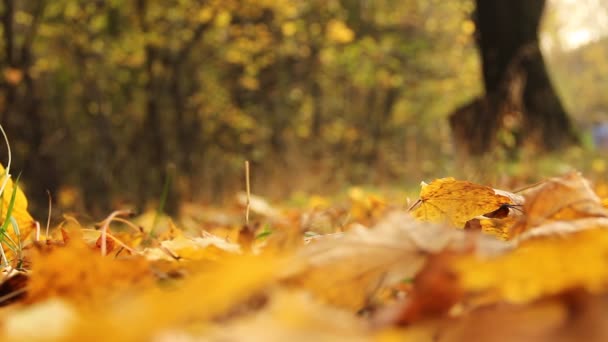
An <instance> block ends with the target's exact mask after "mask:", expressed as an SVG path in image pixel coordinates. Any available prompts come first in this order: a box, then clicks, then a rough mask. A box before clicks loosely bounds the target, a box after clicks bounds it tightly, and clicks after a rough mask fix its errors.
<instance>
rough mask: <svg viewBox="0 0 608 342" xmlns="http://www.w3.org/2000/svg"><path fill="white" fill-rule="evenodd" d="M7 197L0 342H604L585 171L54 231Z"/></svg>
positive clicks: (598, 234) (191, 210) (604, 274)
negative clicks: (505, 183) (509, 184)
mask: <svg viewBox="0 0 608 342" xmlns="http://www.w3.org/2000/svg"><path fill="white" fill-rule="evenodd" d="M4 194H7V196H4V197H3V198H5V199H6V200H5V201H3V202H2V205H3V206H2V213H3V217H6V216H8V217H9V219H4V220H3V221H4V222H5V223H4V224H3V225H2V227H0V230H1V234H2V239H1V242H2V247H3V279H2V282H1V284H0V305H1V308H0V312H1V314H0V336H1V338H2V341H57V340H59V341H83V340H86V341H89V340H109V341H199V340H212V341H258V340H259V341H285V340H291V341H309V340H313V339H315V340H323V341H334V340H335V341H341V340H345V339H348V340H354V341H357V340H361V341H370V340H378V341H469V340H482V341H578V340H580V339H585V340H587V341H605V340H608V324H607V323H608V209H607V206H608V200H607V199H606V198H607V197H608V196H607V192H606V184H603V183H599V184H598V183H596V184H592V183H591V182H589V181H588V180H586V179H585V178H584V177H583V176H582V175H581V174H580V173H577V172H570V173H567V174H564V175H562V176H558V177H553V178H548V179H546V180H544V181H542V182H539V183H536V184H532V185H530V186H529V187H527V188H525V189H522V190H521V191H517V192H507V191H503V190H498V189H494V188H492V187H489V186H485V185H480V184H476V183H472V182H468V181H462V180H455V179H453V178H442V179H436V180H434V181H432V182H430V183H429V184H425V183H423V184H422V185H421V188H420V193H419V194H416V195H411V194H410V196H409V198H408V195H407V194H405V193H404V192H402V191H399V190H392V191H385V192H381V191H370V190H366V189H364V188H359V187H352V188H350V189H349V190H348V191H346V192H345V193H344V194H343V195H341V196H337V197H335V198H329V197H322V196H304V195H303V196H300V197H297V198H294V199H293V200H292V201H290V202H285V203H278V204H276V203H270V202H269V201H268V200H266V199H264V198H262V197H258V196H255V195H252V194H248V193H246V192H243V193H239V194H237V195H236V196H235V200H234V204H233V205H232V206H224V207H210V206H203V205H200V204H194V203H191V204H186V205H184V206H183V207H182V214H181V215H180V217H178V218H170V217H167V216H164V215H161V214H159V213H157V212H147V213H144V214H143V215H139V216H136V217H132V215H131V213H130V212H128V211H117V212H114V213H111V214H110V215H109V216H108V217H107V218H105V219H104V220H103V221H102V222H99V223H98V224H93V225H87V224H82V223H80V222H79V221H78V220H77V218H76V217H73V216H68V215H66V216H64V220H63V221H62V222H61V223H60V224H58V225H56V226H54V227H50V228H51V229H50V231H49V232H48V235H47V232H46V227H45V223H43V224H41V225H40V224H39V226H37V225H36V223H35V222H34V220H33V219H32V218H31V217H30V216H29V214H28V213H27V200H26V198H25V196H24V195H23V193H22V192H21V191H20V190H18V189H17V188H16V187H14V186H13V183H12V181H9V182H8V183H7V185H6V187H5V188H4ZM8 195H10V196H8ZM40 226H41V227H40Z"/></svg>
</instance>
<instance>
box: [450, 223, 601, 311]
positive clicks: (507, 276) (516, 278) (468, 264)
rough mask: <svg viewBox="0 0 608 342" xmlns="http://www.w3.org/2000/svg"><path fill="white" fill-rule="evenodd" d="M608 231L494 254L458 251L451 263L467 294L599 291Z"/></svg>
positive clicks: (523, 298)
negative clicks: (481, 255) (460, 253)
mask: <svg viewBox="0 0 608 342" xmlns="http://www.w3.org/2000/svg"><path fill="white" fill-rule="evenodd" d="M606 255H608V230H606V229H604V228H595V229H588V230H583V231H578V232H576V233H572V234H567V235H566V236H563V235H555V236H545V237H542V238H536V239H530V240H525V241H522V242H521V243H520V244H519V246H518V247H517V248H516V249H513V250H512V251H510V252H508V253H506V254H504V255H501V256H496V257H493V258H487V257H480V256H477V255H466V256H457V257H455V258H454V259H453V260H452V261H451V263H452V265H453V269H454V270H455V271H456V273H457V274H458V279H459V283H460V284H461V286H462V288H463V289H464V290H466V291H467V292H468V293H471V294H475V295H479V296H489V297H492V298H495V299H496V300H497V301H498V300H501V301H508V302H513V303H527V302H530V301H533V300H535V299H538V298H540V297H543V296H548V295H555V294H558V293H561V292H563V291H565V290H568V289H572V288H582V289H586V290H588V291H590V292H591V293H597V292H599V291H601V290H605V289H607V286H608V259H607V258H606Z"/></svg>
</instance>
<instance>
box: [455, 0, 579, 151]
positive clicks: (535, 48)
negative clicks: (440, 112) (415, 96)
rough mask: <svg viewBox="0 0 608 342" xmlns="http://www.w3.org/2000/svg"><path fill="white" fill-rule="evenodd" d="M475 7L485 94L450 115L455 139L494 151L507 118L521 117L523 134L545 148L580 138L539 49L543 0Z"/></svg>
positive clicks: (502, 0) (497, 0)
mask: <svg viewBox="0 0 608 342" xmlns="http://www.w3.org/2000/svg"><path fill="white" fill-rule="evenodd" d="M476 5H477V8H476V22H477V46H478V48H479V52H480V56H481V62H482V72H483V81H484V88H485V96H484V97H483V98H481V99H476V100H474V101H473V102H472V103H470V104H468V105H466V106H463V107H461V108H459V109H457V110H456V111H455V112H454V113H453V114H452V115H451V116H450V124H451V126H452V129H453V132H454V135H455V137H456V140H457V143H460V144H462V145H464V146H463V147H464V149H465V150H466V152H468V153H472V154H482V153H485V152H488V151H490V150H492V149H493V148H495V147H496V135H497V133H498V131H499V130H500V129H502V128H505V127H504V121H505V119H506V118H507V117H508V116H515V117H517V118H519V120H521V123H520V125H521V127H520V132H519V133H521V135H522V136H523V137H524V138H525V139H526V140H528V141H530V142H533V143H534V144H535V145H536V146H538V147H539V148H541V149H543V150H556V149H559V148H561V147H564V146H566V145H568V144H572V143H575V142H577V137H576V134H575V132H574V130H573V127H572V124H571V122H570V119H569V118H568V115H567V113H566V111H565V109H564V107H563V106H562V104H561V102H560V100H559V98H558V96H557V94H556V92H555V90H554V88H553V86H552V85H551V80H550V79H549V76H548V74H547V70H546V67H545V62H544V60H543V56H542V54H541V52H540V47H539V42H538V27H539V23H540V19H541V17H542V13H543V9H544V6H545V0H493V1H488V0H476ZM514 113H516V114H517V115H515V114H514ZM506 128H507V129H509V127H506Z"/></svg>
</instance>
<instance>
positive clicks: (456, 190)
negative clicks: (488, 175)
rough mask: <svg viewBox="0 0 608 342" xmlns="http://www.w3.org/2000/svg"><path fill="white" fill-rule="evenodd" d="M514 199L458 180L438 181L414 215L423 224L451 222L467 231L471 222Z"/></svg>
mask: <svg viewBox="0 0 608 342" xmlns="http://www.w3.org/2000/svg"><path fill="white" fill-rule="evenodd" d="M513 204H516V203H514V201H513V199H512V198H511V197H509V196H506V195H503V194H500V193H498V192H497V191H496V190H494V189H492V188H490V187H488V186H484V185H479V184H474V183H471V182H467V181H459V180H455V179H454V178H451V177H449V178H441V179H436V180H434V181H433V182H431V183H430V184H428V185H423V187H422V189H421V190H420V199H419V200H418V204H417V206H416V207H415V208H414V209H413V210H412V215H413V216H414V217H416V218H417V219H419V220H421V221H428V222H437V223H440V222H448V223H451V224H452V225H454V226H456V227H458V228H463V227H464V225H465V224H466V222H467V221H469V220H471V219H473V218H475V217H477V216H480V215H484V214H487V213H491V212H493V211H495V210H497V209H498V208H500V207H501V206H503V205H513Z"/></svg>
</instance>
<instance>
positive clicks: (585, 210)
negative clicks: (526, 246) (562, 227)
mask: <svg viewBox="0 0 608 342" xmlns="http://www.w3.org/2000/svg"><path fill="white" fill-rule="evenodd" d="M524 197H525V203H524V205H523V211H524V218H523V220H521V221H520V222H519V223H518V224H517V225H516V226H515V227H514V228H513V231H512V233H511V236H516V235H519V234H521V233H523V232H525V231H527V230H530V229H532V228H534V227H539V226H541V225H543V224H545V223H547V222H550V221H567V220H576V219H580V218H587V217H608V211H606V209H605V208H604V207H603V206H602V204H601V202H600V199H599V198H598V197H597V195H596V194H595V193H594V192H593V190H592V189H591V186H590V184H589V181H587V180H586V179H585V178H583V177H582V176H581V175H580V173H578V172H573V173H569V174H567V175H565V176H562V177H555V178H551V179H549V180H547V181H546V182H543V183H541V184H540V185H538V186H536V187H534V188H532V189H530V190H528V191H526V193H525V194H524Z"/></svg>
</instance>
